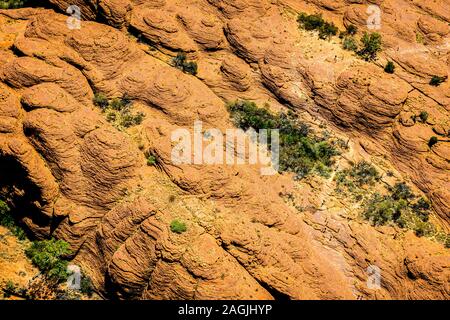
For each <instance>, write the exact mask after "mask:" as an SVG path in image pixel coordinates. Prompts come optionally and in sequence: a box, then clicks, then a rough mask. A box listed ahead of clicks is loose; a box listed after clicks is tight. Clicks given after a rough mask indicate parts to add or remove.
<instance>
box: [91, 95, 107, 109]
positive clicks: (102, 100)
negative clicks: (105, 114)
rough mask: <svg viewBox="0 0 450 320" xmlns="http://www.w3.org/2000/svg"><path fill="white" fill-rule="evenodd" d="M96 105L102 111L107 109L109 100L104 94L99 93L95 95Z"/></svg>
mask: <svg viewBox="0 0 450 320" xmlns="http://www.w3.org/2000/svg"><path fill="white" fill-rule="evenodd" d="M93 102H94V105H96V106H97V107H99V108H100V109H102V110H103V109H106V108H107V107H108V105H109V102H108V98H107V97H106V95H105V94H104V93H101V92H98V93H96V94H95V95H94V99H93Z"/></svg>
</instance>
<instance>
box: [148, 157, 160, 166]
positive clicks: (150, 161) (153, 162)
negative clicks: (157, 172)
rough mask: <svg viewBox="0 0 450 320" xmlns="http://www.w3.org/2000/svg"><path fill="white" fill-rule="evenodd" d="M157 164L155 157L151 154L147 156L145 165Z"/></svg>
mask: <svg viewBox="0 0 450 320" xmlns="http://www.w3.org/2000/svg"><path fill="white" fill-rule="evenodd" d="M157 163H158V159H157V158H156V156H154V155H153V154H149V155H148V156H147V165H148V166H150V167H151V166H154V165H156V164H157Z"/></svg>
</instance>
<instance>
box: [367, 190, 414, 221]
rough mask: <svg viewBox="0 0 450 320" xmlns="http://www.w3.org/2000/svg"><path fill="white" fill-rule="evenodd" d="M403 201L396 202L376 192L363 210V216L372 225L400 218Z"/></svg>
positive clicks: (403, 206)
mask: <svg viewBox="0 0 450 320" xmlns="http://www.w3.org/2000/svg"><path fill="white" fill-rule="evenodd" d="M405 206H406V205H405V202H404V201H401V202H397V201H395V200H394V199H392V198H391V197H389V196H381V195H380V194H378V193H376V194H375V195H374V196H373V197H372V199H371V200H370V201H369V204H368V206H367V208H366V210H365V212H364V217H365V218H366V219H367V220H369V221H370V222H371V223H372V224H374V225H385V224H387V223H388V222H390V221H393V220H396V219H398V218H400V216H401V211H402V210H403V209H404V208H405Z"/></svg>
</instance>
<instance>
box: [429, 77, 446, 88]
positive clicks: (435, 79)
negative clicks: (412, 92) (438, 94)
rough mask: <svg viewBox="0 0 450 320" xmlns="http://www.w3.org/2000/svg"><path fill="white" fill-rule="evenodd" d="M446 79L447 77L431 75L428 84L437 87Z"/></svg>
mask: <svg viewBox="0 0 450 320" xmlns="http://www.w3.org/2000/svg"><path fill="white" fill-rule="evenodd" d="M446 80H447V77H439V76H433V77H432V78H431V80H430V85H432V86H435V87H437V86H439V85H440V84H441V83H443V82H445V81H446Z"/></svg>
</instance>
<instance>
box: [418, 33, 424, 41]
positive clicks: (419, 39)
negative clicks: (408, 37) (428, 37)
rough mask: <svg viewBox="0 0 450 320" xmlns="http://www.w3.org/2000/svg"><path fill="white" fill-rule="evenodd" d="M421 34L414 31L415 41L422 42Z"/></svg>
mask: <svg viewBox="0 0 450 320" xmlns="http://www.w3.org/2000/svg"><path fill="white" fill-rule="evenodd" d="M423 40H424V39H423V35H422V34H421V33H420V32H416V42H417V43H423Z"/></svg>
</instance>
